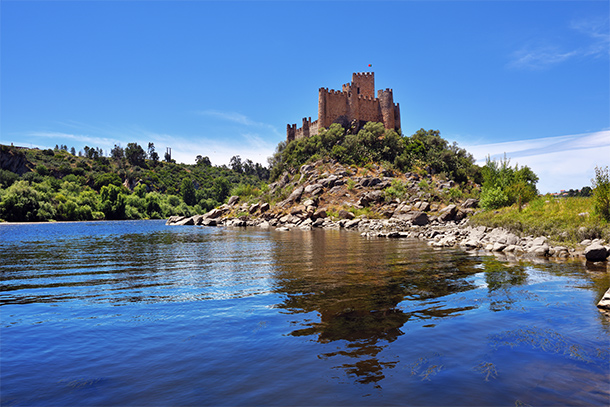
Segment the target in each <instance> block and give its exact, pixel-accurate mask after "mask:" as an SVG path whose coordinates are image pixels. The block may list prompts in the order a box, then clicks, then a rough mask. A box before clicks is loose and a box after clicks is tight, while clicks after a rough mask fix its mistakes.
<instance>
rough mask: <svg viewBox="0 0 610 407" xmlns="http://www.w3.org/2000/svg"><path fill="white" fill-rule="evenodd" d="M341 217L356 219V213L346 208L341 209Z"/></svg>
mask: <svg viewBox="0 0 610 407" xmlns="http://www.w3.org/2000/svg"><path fill="white" fill-rule="evenodd" d="M338 215H339V218H341V219H354V218H355V217H356V215H354V214H353V213H351V212H349V211H346V210H345V209H341V210H340V211H339V213H338Z"/></svg>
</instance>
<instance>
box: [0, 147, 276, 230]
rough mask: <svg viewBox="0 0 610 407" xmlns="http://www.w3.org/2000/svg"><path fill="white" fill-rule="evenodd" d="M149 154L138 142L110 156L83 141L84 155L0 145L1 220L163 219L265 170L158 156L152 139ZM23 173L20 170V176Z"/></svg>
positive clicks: (236, 162)
mask: <svg viewBox="0 0 610 407" xmlns="http://www.w3.org/2000/svg"><path fill="white" fill-rule="evenodd" d="M148 147H149V148H148V150H149V151H148V153H146V152H145V151H144V149H143V148H142V147H140V146H139V145H137V144H136V143H129V144H128V145H127V147H126V148H125V149H123V148H121V147H119V146H115V148H114V149H112V151H111V154H110V157H105V156H104V155H103V152H102V151H101V150H100V149H98V148H90V147H85V149H84V150H85V151H84V154H82V156H78V155H75V151H74V150H72V152H68V151H67V150H68V149H67V147H66V146H62V147H61V148H56V149H55V150H52V149H47V150H38V149H22V148H15V147H9V146H0V148H1V151H0V152H1V154H2V162H3V168H7V167H10V168H11V171H9V170H0V219H4V220H6V221H10V222H20V221H21V222H33V221H48V220H92V219H96V220H97V219H147V218H153V219H155V218H159V219H160V218H167V217H169V216H171V215H185V216H191V215H194V214H199V213H204V212H206V211H208V210H210V209H212V208H214V207H216V206H218V205H220V204H221V203H223V202H224V201H225V200H226V199H227V197H228V196H229V195H230V193H231V190H232V189H233V188H236V187H237V186H239V185H242V187H243V185H251V186H253V185H258V184H260V183H261V182H263V181H264V180H265V179H267V178H268V176H269V175H268V174H269V171H268V170H267V169H266V168H264V167H262V166H260V164H253V163H252V162H251V161H250V160H246V161H245V162H243V163H242V161H241V158H240V157H239V156H236V157H233V159H232V160H231V168H228V167H226V166H212V165H211V163H210V161H209V159H208V158H207V157H202V156H198V157H197V163H196V164H194V165H187V164H176V163H175V162H173V160H171V157H168V156H166V157H165V158H166V161H159V157H158V155H157V154H156V153H155V151H154V145H152V143H151V144H149V146H148ZM20 173H21V175H19V174H20Z"/></svg>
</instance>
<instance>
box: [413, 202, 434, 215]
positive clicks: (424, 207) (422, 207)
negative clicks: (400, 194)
mask: <svg viewBox="0 0 610 407" xmlns="http://www.w3.org/2000/svg"><path fill="white" fill-rule="evenodd" d="M413 209H417V210H418V211H423V212H428V211H429V210H430V204H429V203H428V202H426V201H419V202H416V203H415V205H413Z"/></svg>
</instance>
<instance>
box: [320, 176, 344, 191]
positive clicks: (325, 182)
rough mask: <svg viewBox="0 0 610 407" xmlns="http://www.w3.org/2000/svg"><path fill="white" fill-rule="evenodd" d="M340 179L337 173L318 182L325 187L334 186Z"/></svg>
mask: <svg viewBox="0 0 610 407" xmlns="http://www.w3.org/2000/svg"><path fill="white" fill-rule="evenodd" d="M338 179H339V177H337V176H336V175H331V176H329V177H328V178H325V179H321V180H319V181H318V182H319V183H320V184H322V186H323V187H325V188H332V187H333V186H334V185H335V181H336V180H338Z"/></svg>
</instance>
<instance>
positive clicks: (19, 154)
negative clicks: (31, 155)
mask: <svg viewBox="0 0 610 407" xmlns="http://www.w3.org/2000/svg"><path fill="white" fill-rule="evenodd" d="M33 168H34V164H32V163H31V162H30V161H28V159H27V158H26V157H25V153H24V152H23V150H19V149H18V148H16V147H13V148H9V147H4V146H3V147H2V149H0V169H2V170H6V171H10V172H14V173H15V174H18V175H23V174H25V173H26V172H30V171H32V169H33Z"/></svg>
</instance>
